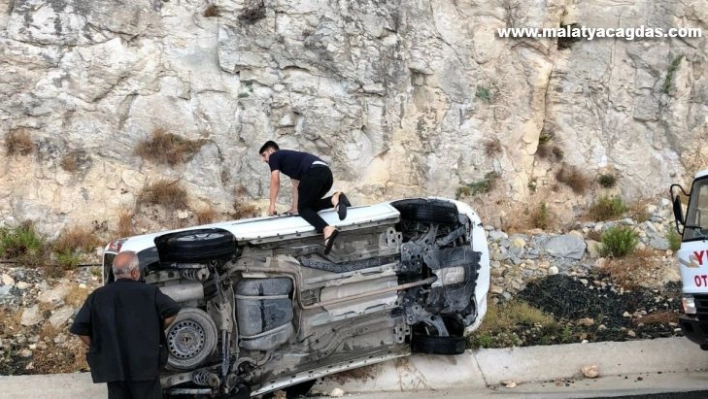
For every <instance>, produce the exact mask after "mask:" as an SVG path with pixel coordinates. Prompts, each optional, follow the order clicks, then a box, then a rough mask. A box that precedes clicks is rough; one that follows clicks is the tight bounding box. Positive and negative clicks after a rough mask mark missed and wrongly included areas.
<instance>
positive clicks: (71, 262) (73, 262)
mask: <svg viewBox="0 0 708 399" xmlns="http://www.w3.org/2000/svg"><path fill="white" fill-rule="evenodd" d="M57 264H58V265H59V267H60V269H61V270H70V269H75V268H76V266H78V265H80V264H81V256H80V255H78V254H75V253H73V252H59V253H57Z"/></svg>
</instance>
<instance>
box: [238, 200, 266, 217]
mask: <svg viewBox="0 0 708 399" xmlns="http://www.w3.org/2000/svg"><path fill="white" fill-rule="evenodd" d="M259 213H260V209H259V208H258V206H256V205H255V204H248V203H241V202H239V201H238V200H236V201H234V211H233V212H231V218H233V219H234V220H238V219H246V218H252V217H256V216H258V215H259Z"/></svg>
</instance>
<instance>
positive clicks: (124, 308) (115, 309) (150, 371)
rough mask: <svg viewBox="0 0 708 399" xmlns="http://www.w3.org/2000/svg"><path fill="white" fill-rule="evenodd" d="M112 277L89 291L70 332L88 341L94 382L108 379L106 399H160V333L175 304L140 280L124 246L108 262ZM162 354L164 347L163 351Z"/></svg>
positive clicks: (134, 260) (176, 309)
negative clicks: (89, 293) (112, 278)
mask: <svg viewBox="0 0 708 399" xmlns="http://www.w3.org/2000/svg"><path fill="white" fill-rule="evenodd" d="M113 274H114V275H115V278H116V281H115V282H114V283H111V284H108V285H106V286H104V287H101V288H98V289H97V290H95V291H94V292H92V293H91V295H89V297H88V298H87V299H86V302H85V303H84V305H83V307H81V310H79V314H78V315H77V316H76V320H75V321H74V323H73V325H72V326H71V332H72V333H74V334H76V335H78V336H79V338H81V340H82V341H83V342H84V343H85V344H86V345H88V347H89V349H88V353H87V354H86V360H87V361H88V364H89V366H90V367H91V377H92V378H93V382H94V383H102V382H106V383H108V384H107V385H108V398H109V399H119V398H134V399H138V398H140V399H153V398H155V399H156V398H162V388H161V387H160V378H159V377H160V368H161V367H163V366H164V364H162V363H163V362H164V359H162V361H161V359H160V358H161V356H160V353H161V348H160V345H161V337H162V336H163V331H164V329H165V328H167V326H169V325H170V324H171V323H172V322H173V321H174V319H175V317H176V315H177V313H178V312H179V309H180V307H179V305H178V304H177V303H176V302H175V301H174V300H172V298H170V297H168V296H167V295H165V294H163V293H162V292H161V291H160V290H159V289H158V288H157V287H154V286H152V285H148V284H144V283H142V282H140V281H139V280H140V267H139V265H138V257H137V255H136V254H135V253H134V252H130V251H125V252H121V253H120V254H118V256H116V258H115V260H114V261H113ZM163 357H164V351H163Z"/></svg>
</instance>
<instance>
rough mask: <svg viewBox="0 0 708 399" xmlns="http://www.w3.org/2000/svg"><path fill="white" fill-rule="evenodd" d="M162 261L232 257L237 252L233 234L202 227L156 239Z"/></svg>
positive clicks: (198, 260) (195, 260) (190, 260)
mask: <svg viewBox="0 0 708 399" xmlns="http://www.w3.org/2000/svg"><path fill="white" fill-rule="evenodd" d="M155 242H156V245H157V246H158V248H161V249H162V251H161V254H160V260H161V261H162V262H196V263H200V262H206V261H210V260H214V259H219V258H227V257H230V256H232V255H233V254H234V252H236V239H235V238H234V236H233V234H231V233H230V232H228V231H226V230H221V229H200V230H189V231H183V232H179V233H174V234H171V235H169V236H163V237H158V238H157V239H155Z"/></svg>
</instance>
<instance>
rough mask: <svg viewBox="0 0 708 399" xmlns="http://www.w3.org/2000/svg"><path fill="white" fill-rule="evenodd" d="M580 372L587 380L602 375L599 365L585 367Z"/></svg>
mask: <svg viewBox="0 0 708 399" xmlns="http://www.w3.org/2000/svg"><path fill="white" fill-rule="evenodd" d="M580 371H581V372H582V373H583V375H584V376H585V378H597V377H598V376H599V375H600V367H598V366H597V365H590V366H583V367H582V368H581V369H580Z"/></svg>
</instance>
